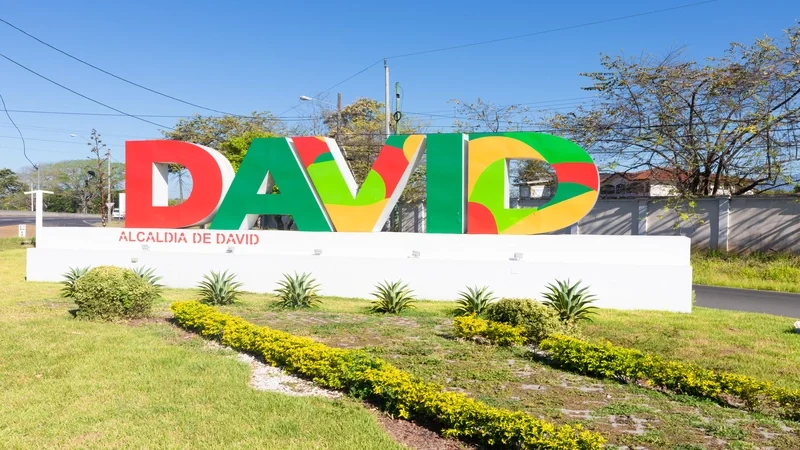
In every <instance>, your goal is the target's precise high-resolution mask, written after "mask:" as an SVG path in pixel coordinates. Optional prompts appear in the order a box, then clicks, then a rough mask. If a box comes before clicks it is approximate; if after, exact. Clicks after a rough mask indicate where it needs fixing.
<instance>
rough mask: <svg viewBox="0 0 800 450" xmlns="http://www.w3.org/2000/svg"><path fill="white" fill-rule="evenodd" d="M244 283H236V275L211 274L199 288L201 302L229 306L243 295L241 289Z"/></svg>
mask: <svg viewBox="0 0 800 450" xmlns="http://www.w3.org/2000/svg"><path fill="white" fill-rule="evenodd" d="M240 287H242V283H239V282H238V281H236V275H234V274H230V275H229V274H228V271H227V270H226V271H225V272H222V273H219V272H213V271H212V272H211V273H210V274H209V275H205V276H204V277H203V281H201V282H200V284H199V285H198V288H199V289H200V302H201V303H206V304H209V305H229V304H231V303H233V302H235V301H236V299H237V298H238V297H239V295H241V293H242V292H241V291H240V290H239V288H240Z"/></svg>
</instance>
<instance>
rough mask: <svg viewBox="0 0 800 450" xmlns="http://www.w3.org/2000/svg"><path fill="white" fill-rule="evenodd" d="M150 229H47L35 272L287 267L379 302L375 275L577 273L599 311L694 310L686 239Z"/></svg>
mask: <svg viewBox="0 0 800 450" xmlns="http://www.w3.org/2000/svg"><path fill="white" fill-rule="evenodd" d="M151 231H152V232H155V231H156V230H130V229H97V228H47V229H46V232H45V233H42V234H43V235H44V237H40V238H38V239H37V248H35V249H29V250H28V260H27V274H28V280H29V281H61V280H62V274H63V273H65V272H66V271H67V270H69V268H70V267H84V266H98V265H115V266H120V267H131V268H133V267H139V266H146V267H149V268H153V269H155V271H156V272H157V273H158V275H160V276H162V277H163V280H162V283H163V284H165V285H166V286H169V287H175V288H191V287H194V286H196V285H197V283H198V282H199V281H200V280H201V278H202V276H203V275H204V274H207V273H208V272H209V271H211V270H214V271H223V270H228V271H229V272H232V273H235V274H236V275H237V276H238V279H239V281H241V282H243V283H244V287H243V289H245V290H247V291H250V292H272V291H273V290H274V289H275V288H276V283H277V281H279V280H280V279H282V274H284V273H293V272H311V273H312V274H313V276H314V277H315V278H316V279H317V281H318V282H319V283H320V284H321V287H322V289H321V293H322V294H323V295H328V296H339V297H355V298H370V293H371V292H374V288H375V284H376V283H378V282H382V281H384V280H388V281H395V280H402V281H403V282H407V283H409V285H410V287H411V288H412V289H414V291H415V293H416V294H417V297H418V298H420V299H428V300H450V301H452V300H456V299H457V298H458V292H460V291H463V290H464V289H465V287H466V286H467V285H470V286H472V285H478V286H483V285H488V286H489V287H490V289H492V290H493V291H494V292H495V294H496V295H497V296H499V297H522V298H535V299H541V293H542V291H543V290H544V288H545V286H546V285H547V284H548V283H551V282H553V281H554V280H556V279H559V280H565V279H570V280H571V281H577V280H582V281H583V283H584V285H586V286H589V287H590V291H591V292H592V293H593V294H595V295H596V296H597V297H598V301H597V303H596V305H597V306H599V307H604V308H616V309H649V310H665V311H676V312H691V310H692V284H691V283H692V270H691V266H690V262H689V256H690V240H689V239H688V238H685V237H661V236H571V235H560V236H493V235H429V234H412V233H301V232H293V231H251V232H233V233H232V232H212V231H206V230H184V231H181V232H183V233H187V236H186V240H187V241H188V242H187V243H175V242H172V243H158V242H145V243H144V244H143V243H142V242H139V241H137V242H127V241H126V240H125V239H126V238H128V237H129V236H130V235H125V236H122V235H121V233H128V232H132V233H138V232H144V233H149V232H151ZM158 231H159V232H162V233H164V232H170V233H175V232H176V230H158ZM197 233H200V234H209V238H208V239H209V240H210V241H211V242H212V243H210V244H192V243H191V242H192V240H193V239H199V240H200V241H203V238H202V237H200V238H197V237H193V235H194V234H197ZM231 234H233V235H234V239H237V238H239V237H240V236H250V237H249V238H239V239H240V240H241V241H242V242H250V244H246V243H243V244H236V245H228V244H215V243H214V242H216V239H217V236H218V235H223V236H224V237H225V239H227V238H229V237H230V235H231ZM253 235H255V236H257V238H252V236H253ZM163 236H164V235H162V240H164V239H163ZM134 237H136V236H134ZM138 237H142V235H139V236H138ZM138 237H136V239H138ZM120 239H122V242H120ZM143 239H144V240H147V237H146V235H145V237H144V238H143ZM153 239H155V240H158V239H159V238H158V236H155V235H154V236H153ZM220 239H222V238H220ZM256 241H257V242H256ZM254 242H255V243H254ZM143 245H145V246H147V247H146V248H147V249H146V250H145V249H143V248H142V246H143ZM229 251H231V253H226V252H229ZM315 253H318V255H315ZM515 254H516V255H515ZM515 256H516V258H518V259H519V260H515Z"/></svg>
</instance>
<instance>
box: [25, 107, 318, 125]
mask: <svg viewBox="0 0 800 450" xmlns="http://www.w3.org/2000/svg"><path fill="white" fill-rule="evenodd" d="M9 111H11V112H15V113H19V114H52V115H64V116H99V117H130V116H131V115H130V114H126V113H95V112H80V111H41V110H27V109H9ZM133 115H134V116H136V117H149V118H152V119H185V118H187V117H194V115H192V114H189V115H165V114H133ZM201 117H224V116H201ZM233 117H240V118H245V119H252V120H256V119H259V117H253V116H242V115H233ZM272 118H274V119H280V120H283V121H290V122H293V121H303V120H309V119H308V118H307V117H280V116H272V117H264V119H267V120H269V119H272Z"/></svg>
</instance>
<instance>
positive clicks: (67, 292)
mask: <svg viewBox="0 0 800 450" xmlns="http://www.w3.org/2000/svg"><path fill="white" fill-rule="evenodd" d="M87 272H89V267H88V266H87V267H70V269H69V271H68V272H67V273H65V274H63V275H61V276H62V277H64V281H62V282H61V284H63V285H64V287H63V288H61V296H62V297H64V298H72V297H73V296H74V294H75V283H77V282H78V279H79V278H80V277H82V276H84V275H86V273H87Z"/></svg>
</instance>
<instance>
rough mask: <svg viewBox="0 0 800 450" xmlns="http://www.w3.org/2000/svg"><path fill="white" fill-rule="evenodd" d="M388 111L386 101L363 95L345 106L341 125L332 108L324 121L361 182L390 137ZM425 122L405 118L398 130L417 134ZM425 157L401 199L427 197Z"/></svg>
mask: <svg viewBox="0 0 800 450" xmlns="http://www.w3.org/2000/svg"><path fill="white" fill-rule="evenodd" d="M385 117H386V116H385V114H384V107H383V103H380V102H378V101H375V100H373V99H369V98H359V99H357V100H356V101H354V102H353V103H351V104H349V105H347V106H345V107H343V108H342V111H341V124H340V125H339V126H338V129H339V133H338V134H337V131H336V130H337V120H338V115H337V113H336V112H335V111H329V112H328V113H327V114H326V116H325V118H324V124H325V125H326V126H327V128H328V130H329V132H328V133H329V134H328V135H329V136H330V137H333V138H334V139H335V140H336V142H337V143H338V144H339V146H340V148H341V149H342V153H343V154H344V156H345V158H346V160H347V161H348V164H349V166H350V170H351V171H352V172H353V177H354V178H355V180H356V183H358V185H359V186H360V185H361V183H363V182H364V178H366V176H367V174H368V173H369V171H370V169H371V168H372V165H373V164H374V163H375V159H376V158H377V157H378V153H379V152H380V149H381V147H382V146H383V144H384V142H385V141H386V130H385V126H386V125H385V121H384V118H385ZM422 128H424V124H421V123H417V122H412V121H408V120H406V121H404V122H401V124H400V125H399V128H398V130H397V134H415V133H419V132H421V129H422ZM425 173H426V170H425V159H424V156H423V159H422V160H421V162H420V164H419V166H418V167H417V168H416V170H414V172H413V173H412V174H411V176H410V177H409V180H408V184H407V186H406V188H405V189H404V191H403V193H402V195H401V197H400V202H401V203H416V202H420V201H423V200H424V199H425Z"/></svg>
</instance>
